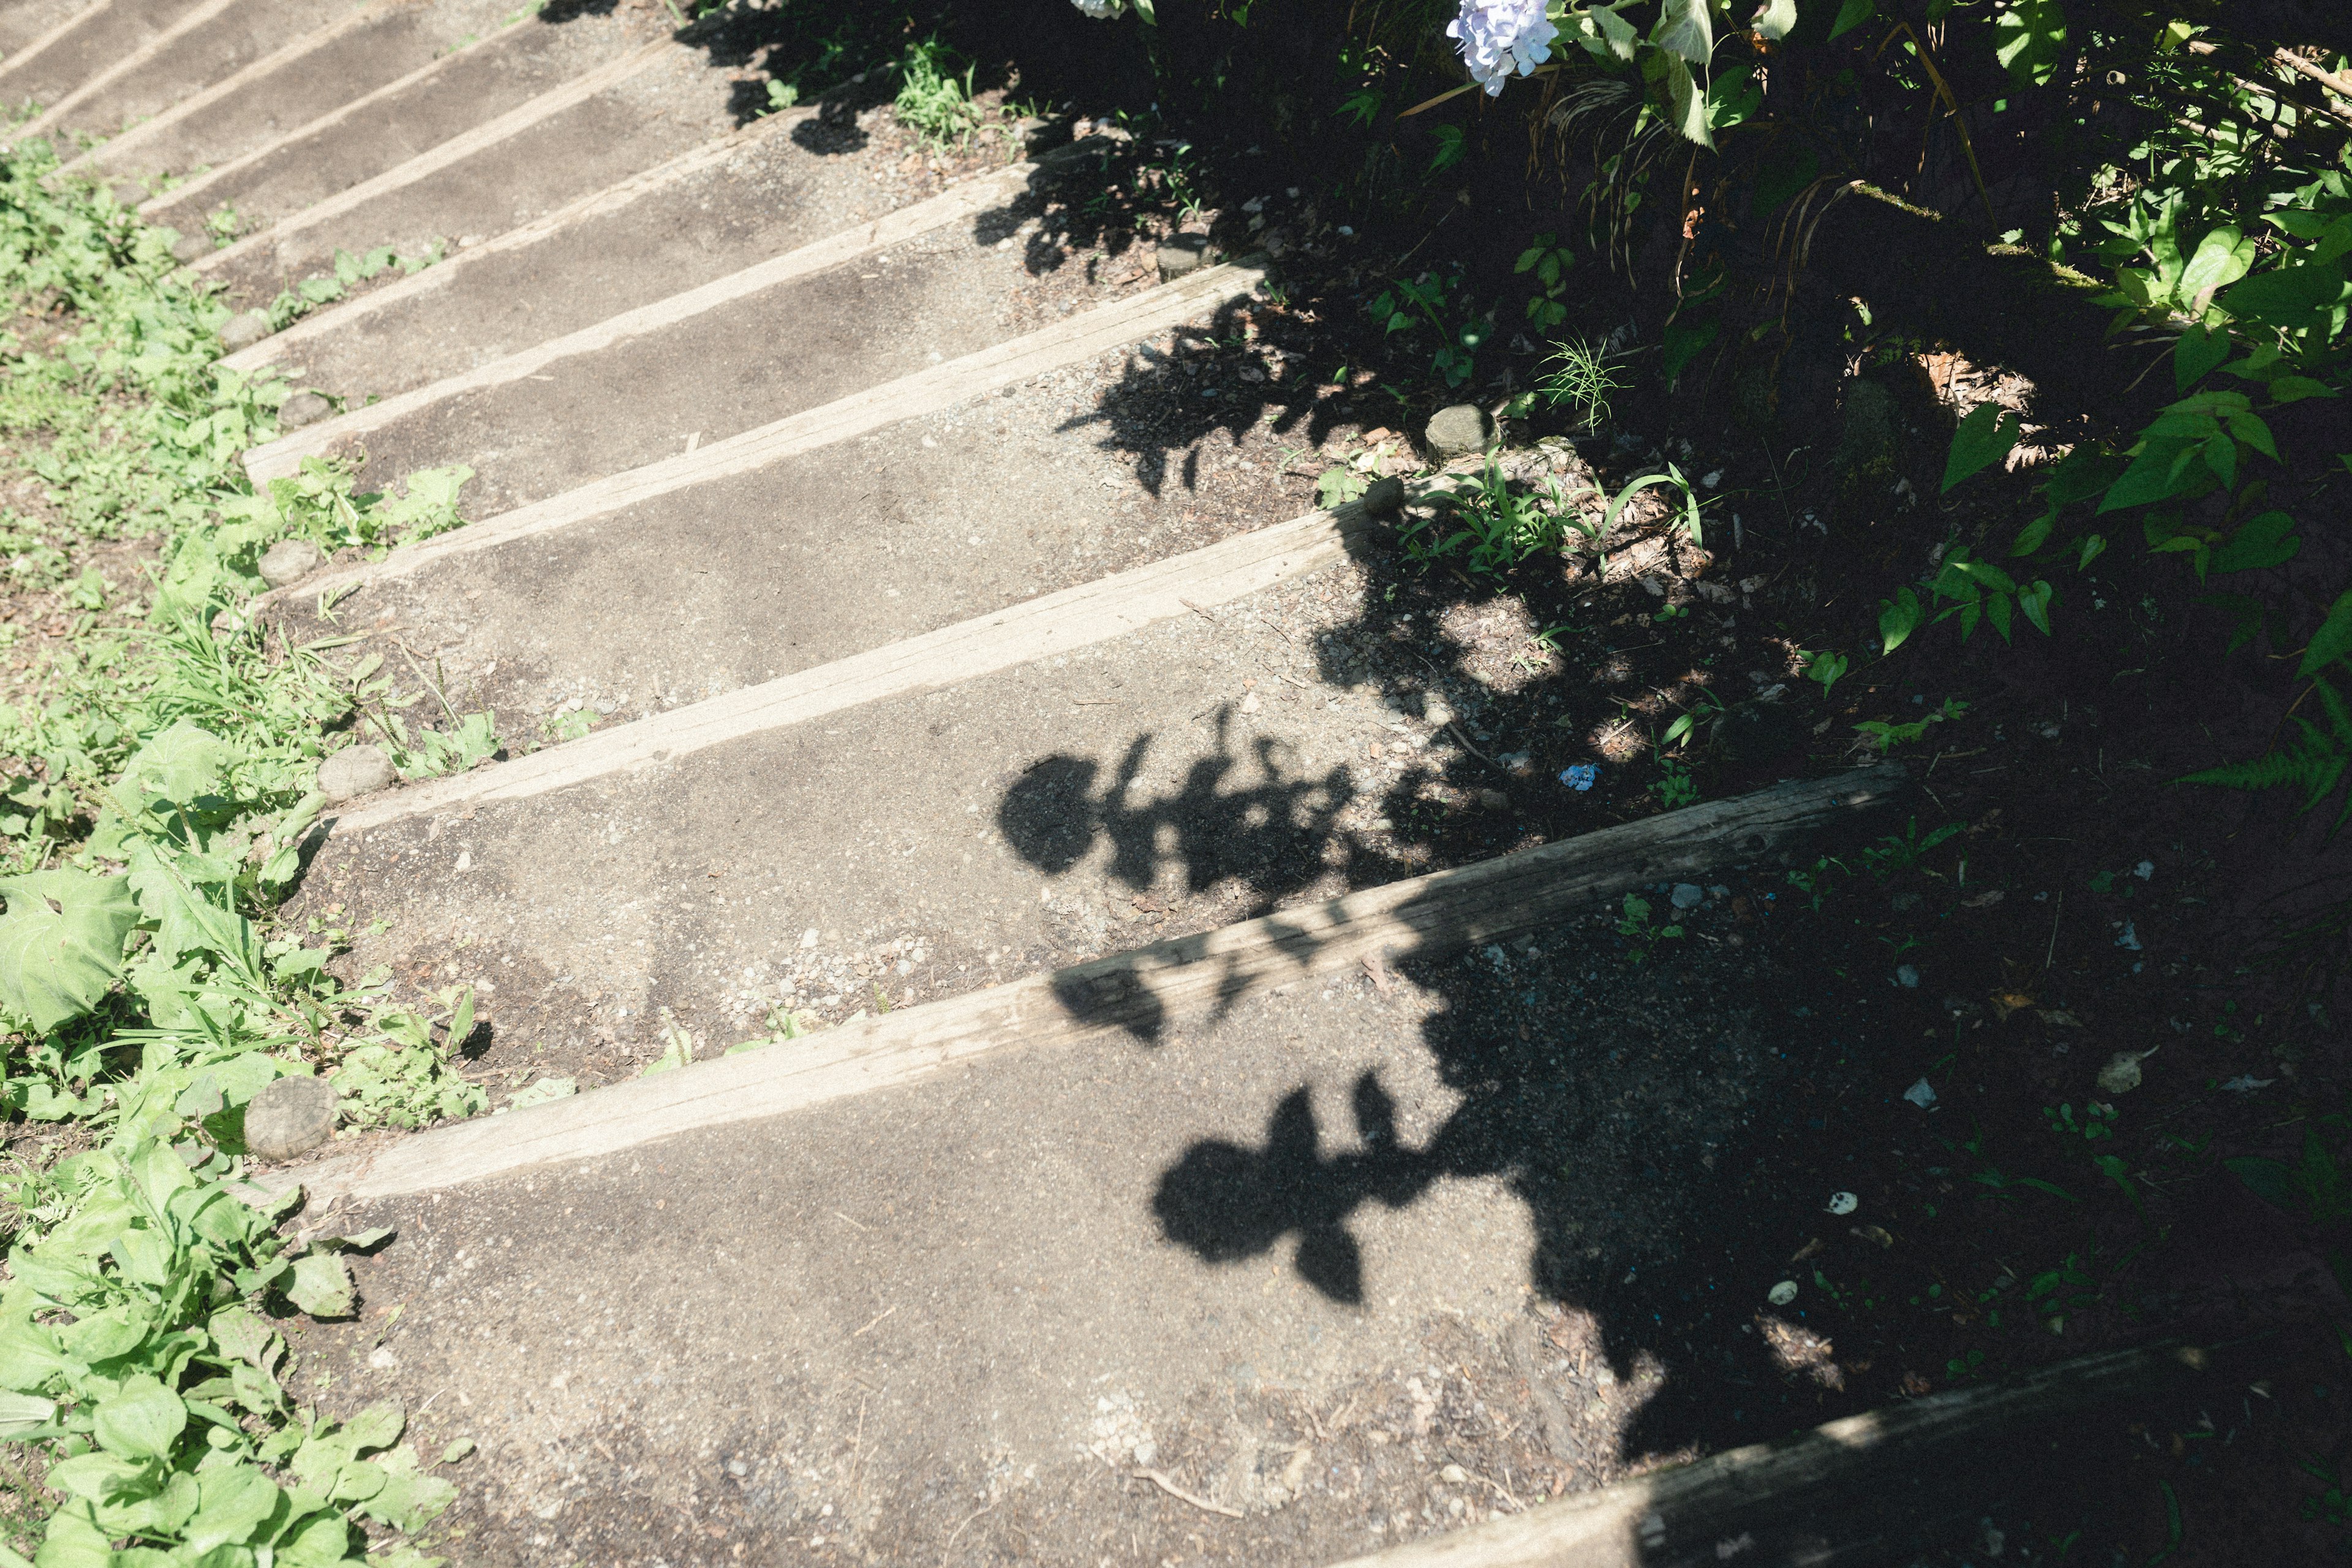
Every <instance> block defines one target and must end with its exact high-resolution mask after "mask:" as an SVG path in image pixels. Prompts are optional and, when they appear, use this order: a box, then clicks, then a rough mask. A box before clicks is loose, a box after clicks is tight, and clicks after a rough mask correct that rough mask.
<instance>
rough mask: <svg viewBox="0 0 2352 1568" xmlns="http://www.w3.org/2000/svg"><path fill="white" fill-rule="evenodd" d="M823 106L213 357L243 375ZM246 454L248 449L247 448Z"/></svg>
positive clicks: (759, 123)
mask: <svg viewBox="0 0 2352 1568" xmlns="http://www.w3.org/2000/svg"><path fill="white" fill-rule="evenodd" d="M823 112H824V110H823V109H822V107H820V106H818V105H815V104H810V105H807V106H804V107H803V108H799V109H787V110H782V111H781V112H779V113H775V114H771V115H767V116H764V117H763V118H761V119H759V120H755V121H752V122H751V124H749V125H747V126H745V127H743V128H742V129H741V130H740V131H737V132H730V134H728V135H726V136H722V137H719V138H717V139H716V140H713V141H709V142H704V143H702V145H700V146H698V147H694V148H689V149H688V151H686V152H684V153H679V154H678V155H677V157H675V158H672V159H671V160H670V161H669V162H668V163H661V164H657V165H656V166H655V167H653V168H651V169H647V170H646V171H645V172H644V173H643V174H632V175H630V176H629V177H628V178H627V179H625V180H623V181H621V182H619V183H618V184H611V185H607V186H605V187H604V189H603V190H601V191H591V192H590V193H589V194H588V195H584V196H582V197H581V198H580V199H579V200H577V201H575V202H572V204H570V205H567V206H562V207H558V208H557V209H556V210H555V211H553V212H551V213H550V214H548V215H547V216H545V217H541V218H534V219H532V220H531V221H530V222H529V223H527V224H524V225H523V226H520V228H510V229H509V230H507V232H506V233H504V234H501V235H498V236H496V237H492V238H489V239H486V240H484V241H483V242H482V243H481V244H479V245H476V246H469V247H467V248H465V249H463V250H460V251H458V252H457V254H456V255H454V256H449V257H445V258H442V259H441V260H439V261H436V262H435V263H434V264H433V265H432V266H430V267H427V268H424V269H423V270H422V271H418V272H412V273H410V274H409V275H408V276H407V277H405V278H403V279H399V280H398V281H396V282H393V283H388V284H386V285H384V286H383V288H381V289H369V290H368V291H367V292H366V293H364V294H362V295H361V296H360V297H359V298H358V299H356V300H344V301H343V302H342V303H341V304H339V305H335V306H331V307H330V308H329V309H327V310H314V311H312V312H311V313H310V315H307V316H305V317H303V318H302V319H301V320H300V321H296V322H295V323H294V324H293V325H291V326H289V327H288V328H287V329H286V330H285V331H280V332H273V333H271V334H270V335H269V336H268V337H266V338H264V339H262V340H261V341H260V342H257V343H256V344H254V345H253V346H252V347H251V348H245V349H239V350H237V352H236V353H233V354H227V355H225V356H223V357H222V359H221V360H220V362H219V363H221V364H222V365H224V366H226V368H228V369H230V370H235V371H242V372H245V373H247V374H251V373H252V372H254V371H257V370H259V369H261V368H262V367H263V366H264V365H267V364H269V363H272V362H273V361H275V360H276V359H277V358H278V355H280V354H282V353H285V352H286V351H287V350H288V349H289V348H292V347H294V346H295V345H297V344H299V343H303V342H309V341H310V340H311V339H313V338H318V337H323V336H325V335H326V334H328V333H330V332H333V331H339V330H341V328H344V327H347V326H350V325H351V324H352V323H353V322H355V321H363V320H365V319H366V318H367V317H369V316H372V315H373V314H375V313H376V312H377V311H379V310H384V309H386V308H387V307H390V306H393V305H397V304H399V303H401V302H402V301H403V300H413V299H415V298H416V297H417V296H418V295H421V294H427V293H432V292H434V291H435V290H437V289H446V288H448V287H450V286H451V285H452V284H453V283H454V282H456V281H457V279H459V278H462V277H464V276H465V275H466V273H467V269H468V268H473V267H477V266H479V265H480V264H481V263H482V262H484V261H487V260H488V259H489V258H492V257H497V256H503V255H506V254H507V253H508V252H509V251H514V250H521V249H526V248H528V247H530V246H534V245H540V244H543V243H545V242H546V241H547V240H550V239H552V238H554V237H557V236H558V235H560V234H562V233H563V232H564V231H565V230H566V229H568V228H570V227H572V226H573V225H575V224H579V223H584V222H586V221H587V220H588V219H590V218H593V217H602V216H605V215H607V214H609V213H612V212H615V211H617V210H619V209H620V208H623V207H625V206H627V205H629V204H631V203H633V202H635V201H639V200H642V199H643V198H645V197H646V196H649V195H656V194H657V193H659V192H660V191H662V190H663V189H665V188H667V186H669V185H671V184H676V183H677V182H678V181H680V180H684V179H688V178H689V177H691V176H692V175H695V174H699V173H701V172H702V171H703V170H705V169H707V168H709V167H710V166H711V165H712V164H714V163H724V162H725V161H726V160H727V159H729V158H730V157H733V156H734V155H735V154H736V153H740V152H741V151H743V150H744V149H745V148H746V147H749V146H751V145H752V144H753V143H754V142H759V141H760V140H761V139H762V138H764V137H768V136H772V135H775V134H777V133H778V132H783V131H788V130H790V129H791V128H792V127H793V126H795V125H798V124H800V123H801V122H802V121H806V120H810V119H813V118H814V117H815V116H816V115H818V114H821V113H823ZM257 449H258V448H257ZM248 457H250V454H248Z"/></svg>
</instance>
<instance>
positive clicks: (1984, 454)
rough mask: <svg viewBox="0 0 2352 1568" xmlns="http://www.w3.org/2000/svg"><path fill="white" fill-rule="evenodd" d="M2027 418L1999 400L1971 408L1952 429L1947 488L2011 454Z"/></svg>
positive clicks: (1945, 472)
mask: <svg viewBox="0 0 2352 1568" xmlns="http://www.w3.org/2000/svg"><path fill="white" fill-rule="evenodd" d="M2024 428H2025V425H2024V421H2023V420H2021V419H2020V418H2019V417H2018V416H2017V415H2015V414H2014V413H2011V411H2010V410H2008V409H2006V408H2003V407H2002V406H2001V405H2000V404H1998V403H1979V404H1978V405H1976V406H1975V407H1974V408H1971V409H1969V413H1968V417H1967V418H1965V419H1963V420H1961V421H1960V423H1959V426H1958V428H1956V429H1955V430H1954V431H1953V432H1952V453H1951V456H1950V457H1949V458H1946V459H1945V461H1944V489H1946V490H1947V491H1948V490H1949V489H1951V488H1952V487H1953V486H1954V485H1957V484H1958V483H1959V482H1960V481H1961V480H1962V479H1967V478H1968V477H1969V475H1970V474H1974V473H1977V472H1979V471H1980V470H1982V469H1984V468H1990V467H1991V466H1992V465H1993V464H1995V463H1998V462H2000V460H2001V459H2002V458H2006V457H2008V456H2009V454H2010V452H2011V449H2012V448H2014V447H2016V445H2017V438H2018V437H2019V436H2020V435H2021V434H2022V433H2023V431H2024Z"/></svg>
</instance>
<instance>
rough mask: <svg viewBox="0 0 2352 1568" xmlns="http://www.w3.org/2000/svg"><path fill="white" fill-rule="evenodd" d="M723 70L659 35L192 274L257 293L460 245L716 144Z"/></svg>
mask: <svg viewBox="0 0 2352 1568" xmlns="http://www.w3.org/2000/svg"><path fill="white" fill-rule="evenodd" d="M735 91H736V85H735V83H734V82H733V80H732V79H731V76H730V68H721V67H714V66H713V65H711V64H710V62H709V58H708V57H707V56H706V55H704V54H703V53H702V52H701V51H700V50H697V49H693V48H689V47H684V46H681V45H677V44H674V43H671V42H668V41H667V40H664V39H658V38H657V39H655V40H653V41H651V42H648V43H645V44H642V45H640V46H638V47H636V48H635V49H633V50H631V51H629V52H628V53H626V54H624V55H622V56H620V57H619V58H614V59H612V60H609V61H607V62H605V63H604V65H602V66H599V67H598V68H595V69H593V70H591V71H587V72H585V73H583V74H582V75H580V76H578V77H574V78H572V79H570V80H568V81H565V82H563V83H562V84H561V85H559V86H557V87H555V88H552V89H550V90H548V91H547V92H544V93H541V94H540V95H539V96H538V97H536V98H533V99H532V100H530V101H529V102H526V103H522V104H519V105H517V106H516V107H515V108H513V109H511V110H508V111H507V112H506V113H504V114H502V115H499V116H498V117H497V118H495V119H493V120H489V121H484V122H483V123H481V124H479V125H477V126H475V127H473V128H472V129H471V130H469V131H467V132H465V133H463V134H462V135H459V136H456V137H453V138H451V139H450V140H449V141H447V142H442V143H441V144H440V145H438V146H436V147H434V148H432V149H431V150H429V151H427V152H425V153H420V154H418V155H417V156H416V157H414V158H411V159H409V160H407V161H406V162H405V163H400V164H397V165H395V166H394V167H393V168H390V169H386V170H384V171H383V173H382V174H377V175H375V176H374V177H373V178H372V179H368V180H365V181H362V182H361V183H360V184H356V185H353V186H351V187H349V188H348V189H346V190H343V191H341V192H338V193H337V194H336V195H333V196H331V197H329V198H327V199H325V200H322V201H320V202H317V203H314V204H312V205H310V206H308V207H305V208H303V209H302V210H301V211H300V212H298V213H295V214H293V215H292V216H289V217H286V218H283V219H280V220H279V221H278V223H277V224H275V225H273V226H271V227H269V228H268V229H267V230H264V231H262V232H260V233H257V234H255V235H252V236H250V237H247V238H246V239H244V240H241V241H239V242H238V243H237V244H236V245H233V246H230V247H226V249H222V250H219V251H215V252H214V253H213V254H211V255H209V256H206V257H204V258H201V259H199V260H198V261H197V262H196V263H195V264H194V270H195V271H197V272H198V273H200V274H202V275H204V276H206V277H209V278H213V279H218V280H219V282H220V283H221V285H222V287H223V288H224V289H226V290H227V292H228V293H229V294H230V295H231V296H232V297H235V298H241V299H246V300H258V299H266V298H268V296H270V295H271V294H273V293H275V292H276V290H278V289H280V288H282V287H285V286H287V285H289V284H290V283H291V282H293V281H294V280H296V279H300V278H302V277H305V276H308V275H310V274H311V273H314V272H319V271H322V270H324V269H325V268H327V267H328V266H330V265H331V262H332V260H333V258H334V255H335V252H336V251H338V250H341V249H364V248H368V247H373V246H375V245H380V244H389V245H393V246H394V247H397V248H398V249H399V250H400V251H401V252H402V253H403V254H404V255H415V254H421V253H423V252H424V251H425V249H426V248H427V247H430V246H432V245H433V244H435V243H436V242H438V243H439V244H441V245H442V246H443V247H444V248H446V249H457V248H462V247H466V246H467V245H468V244H469V243H472V242H478V241H479V240H481V239H482V238H484V237H488V236H495V235H501V234H505V233H507V232H509V231H510V230H512V229H513V228H515V227H517V226H520V225H522V224H526V223H528V222H530V221H532V220H534V219H538V218H541V217H543V216H547V215H548V214H549V213H551V212H553V211H556V210H559V209H561V208H562V207H564V206H566V205H569V204H571V203H572V202H573V201H574V200H576V199H578V198H579V197H581V196H582V195H593V194H594V193H595V192H598V191H600V190H604V189H605V188H607V187H609V186H611V185H612V184H616V183H618V182H620V181H623V180H625V179H628V178H630V177H631V176H633V175H635V174H641V173H643V172H645V171H646V170H649V169H652V168H656V167H658V166H659V165H661V164H662V163H666V162H667V161H669V160H670V159H672V158H674V157H677V156H678V155H680V154H682V153H686V152H688V151H690V150H691V149H693V148H695V147H697V146H698V145H700V144H702V143H704V142H709V141H710V140H711V139H713V138H715V137H719V136H724V135H726V134H727V133H728V132H730V131H732V130H733V128H734V126H735V120H734V117H733V114H732V111H731V110H730V98H731V97H732V96H733V94H734V93H735Z"/></svg>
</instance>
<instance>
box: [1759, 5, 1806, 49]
mask: <svg viewBox="0 0 2352 1568" xmlns="http://www.w3.org/2000/svg"><path fill="white" fill-rule="evenodd" d="M1748 26H1751V27H1753V28H1755V29H1756V30H1757V31H1758V32H1759V33H1761V34H1763V35H1764V36H1765V37H1768V38H1770V39H1772V40H1774V41H1775V42H1778V41H1779V40H1780V39H1782V38H1785V37H1788V36H1789V35H1790V33H1791V32H1793V31H1795V30H1796V26H1797V0H1764V8H1763V9H1762V10H1760V11H1759V12H1757V13H1756V17H1755V19H1754V20H1753V21H1751V22H1749V23H1748Z"/></svg>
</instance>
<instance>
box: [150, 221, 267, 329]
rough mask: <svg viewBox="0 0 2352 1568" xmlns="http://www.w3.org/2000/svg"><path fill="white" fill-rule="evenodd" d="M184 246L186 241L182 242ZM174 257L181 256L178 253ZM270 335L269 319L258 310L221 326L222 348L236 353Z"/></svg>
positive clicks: (231, 318)
mask: <svg viewBox="0 0 2352 1568" xmlns="http://www.w3.org/2000/svg"><path fill="white" fill-rule="evenodd" d="M181 243H182V244H183V245H184V244H186V243H187V242H186V241H185V240H183V241H181ZM177 254H179V253H178V252H177V251H174V252H173V255H177ZM268 335H269V318H268V316H265V315H263V314H262V313H261V312H260V311H258V310H247V311H246V312H245V313H244V314H243V315H241V316H231V317H230V318H229V319H228V320H227V321H226V322H224V323H223V324H222V326H221V347H223V348H225V349H226V350H227V351H228V352H229V353H236V351H237V350H239V349H249V348H251V347H252V346H253V345H254V344H256V343H257V342H260V341H261V340H262V339H264V338H266V337H268Z"/></svg>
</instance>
